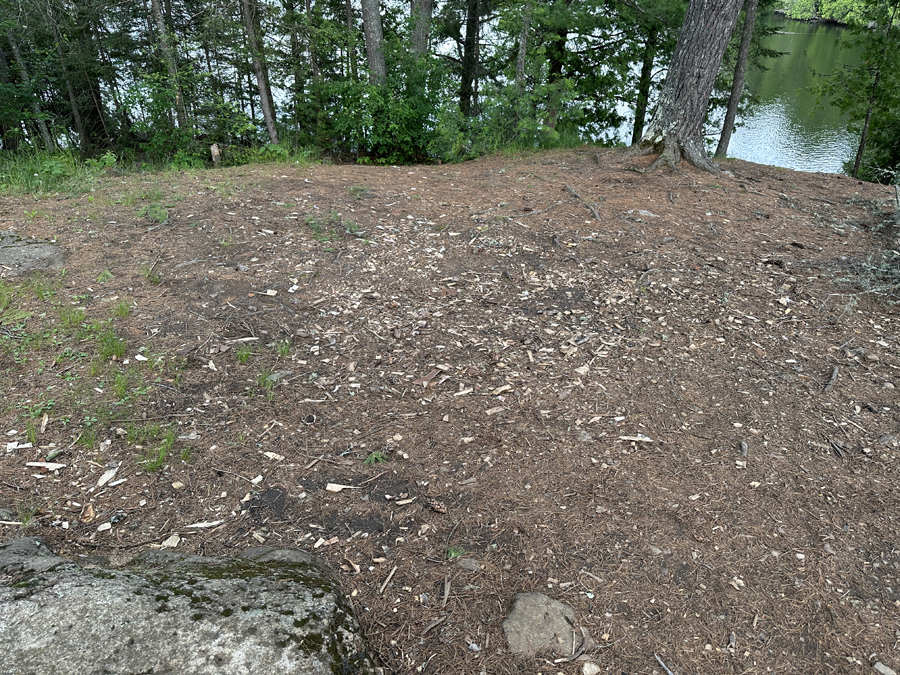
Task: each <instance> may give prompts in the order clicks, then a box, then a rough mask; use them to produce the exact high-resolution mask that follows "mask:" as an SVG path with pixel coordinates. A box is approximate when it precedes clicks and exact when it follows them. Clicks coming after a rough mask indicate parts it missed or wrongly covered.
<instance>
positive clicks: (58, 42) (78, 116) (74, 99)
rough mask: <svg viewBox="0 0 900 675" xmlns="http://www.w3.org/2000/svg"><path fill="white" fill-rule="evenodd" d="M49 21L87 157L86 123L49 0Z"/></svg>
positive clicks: (75, 122)
mask: <svg viewBox="0 0 900 675" xmlns="http://www.w3.org/2000/svg"><path fill="white" fill-rule="evenodd" d="M47 21H48V23H49V24H50V26H51V28H52V29H53V38H54V39H55V40H56V53H57V54H58V55H59V68H60V71H61V72H62V76H63V79H64V80H65V81H66V93H67V94H68V96H69V105H70V106H71V108H72V122H73V123H74V124H75V133H76V134H78V146H79V147H80V148H81V153H82V154H83V155H86V154H87V153H88V150H90V142H89V139H88V135H87V133H86V132H85V129H84V122H83V121H82V119H81V111H80V110H79V109H78V98H77V97H76V96H75V88H74V87H73V86H72V78H71V77H70V76H69V68H68V65H67V64H66V55H65V53H64V52H63V39H62V35H61V34H60V32H59V26H58V25H57V23H56V17H55V16H54V15H53V8H52V7H51V6H50V0H47Z"/></svg>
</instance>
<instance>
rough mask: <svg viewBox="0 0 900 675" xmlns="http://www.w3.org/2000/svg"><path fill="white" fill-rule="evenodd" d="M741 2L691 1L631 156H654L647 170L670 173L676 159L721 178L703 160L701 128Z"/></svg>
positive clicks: (715, 170)
mask: <svg viewBox="0 0 900 675" xmlns="http://www.w3.org/2000/svg"><path fill="white" fill-rule="evenodd" d="M742 4H743V2H742V0H691V1H690V4H689V5H688V9H687V14H686V15H685V17H684V24H682V26H681V33H680V34H679V35H678V42H677V44H676V45H675V53H674V54H673V56H672V63H671V65H670V66H669V74H668V76H667V77H666V81H665V84H663V88H662V91H661V92H660V95H659V105H658V106H657V108H656V113H655V114H654V116H653V119H652V120H651V121H650V124H649V125H648V126H647V130H646V131H645V132H644V136H643V138H642V139H641V141H640V143H639V144H638V146H637V148H636V151H639V152H642V153H646V154H650V153H656V154H658V155H659V158H658V159H657V160H656V161H655V162H654V163H653V164H652V165H651V168H656V167H657V166H661V165H664V164H665V165H668V166H670V167H672V168H676V167H677V165H678V164H679V163H680V162H681V160H682V159H686V160H687V161H688V162H690V163H691V164H693V165H694V166H696V167H698V168H701V169H705V170H707V171H710V172H712V173H721V172H720V171H719V168H718V167H717V166H716V165H715V164H713V163H712V162H711V161H710V159H709V157H708V156H707V154H706V148H705V147H704V144H703V122H704V119H705V117H706V107H707V105H709V97H710V94H712V90H713V85H714V84H715V80H716V73H718V71H719V66H721V65H722V57H723V56H724V55H725V48H726V47H727V46H728V41H729V39H730V38H731V33H732V31H733V30H734V26H735V24H736V23H737V18H738V14H740V11H741V5H742Z"/></svg>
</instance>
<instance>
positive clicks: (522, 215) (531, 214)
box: [509, 202, 565, 218]
mask: <svg viewBox="0 0 900 675" xmlns="http://www.w3.org/2000/svg"><path fill="white" fill-rule="evenodd" d="M560 204H565V202H556V203H555V204H551V205H550V206H547V207H544V208H543V209H538V210H537V211H526V212H525V213H514V214H512V215H511V216H509V218H525V217H526V216H536V215H538V214H539V213H544V212H545V211H549V210H550V209H555V208H556V207H557V206H559V205H560Z"/></svg>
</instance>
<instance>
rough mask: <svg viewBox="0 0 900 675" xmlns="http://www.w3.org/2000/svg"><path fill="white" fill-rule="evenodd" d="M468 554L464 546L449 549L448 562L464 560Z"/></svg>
mask: <svg viewBox="0 0 900 675" xmlns="http://www.w3.org/2000/svg"><path fill="white" fill-rule="evenodd" d="M465 554H466V549H464V548H463V547H462V546H451V547H450V548H448V549H447V560H454V559H456V558H462V557H463V556H464V555H465Z"/></svg>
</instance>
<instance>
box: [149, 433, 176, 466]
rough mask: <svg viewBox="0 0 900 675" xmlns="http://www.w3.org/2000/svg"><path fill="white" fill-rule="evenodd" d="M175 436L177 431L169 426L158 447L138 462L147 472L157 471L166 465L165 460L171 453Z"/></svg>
mask: <svg viewBox="0 0 900 675" xmlns="http://www.w3.org/2000/svg"><path fill="white" fill-rule="evenodd" d="M177 435H178V430H177V429H176V428H175V427H174V426H170V427H169V429H168V431H166V437H165V438H164V439H163V442H162V443H161V444H160V446H159V447H158V448H156V449H155V450H152V451H151V452H150V453H149V454H148V455H146V456H145V457H143V458H142V459H141V460H140V463H141V464H143V465H144V468H145V469H146V470H147V471H159V470H160V469H162V468H163V467H164V466H165V465H166V458H167V457H168V455H169V453H170V452H171V451H172V446H173V445H175V437H176V436H177Z"/></svg>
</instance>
